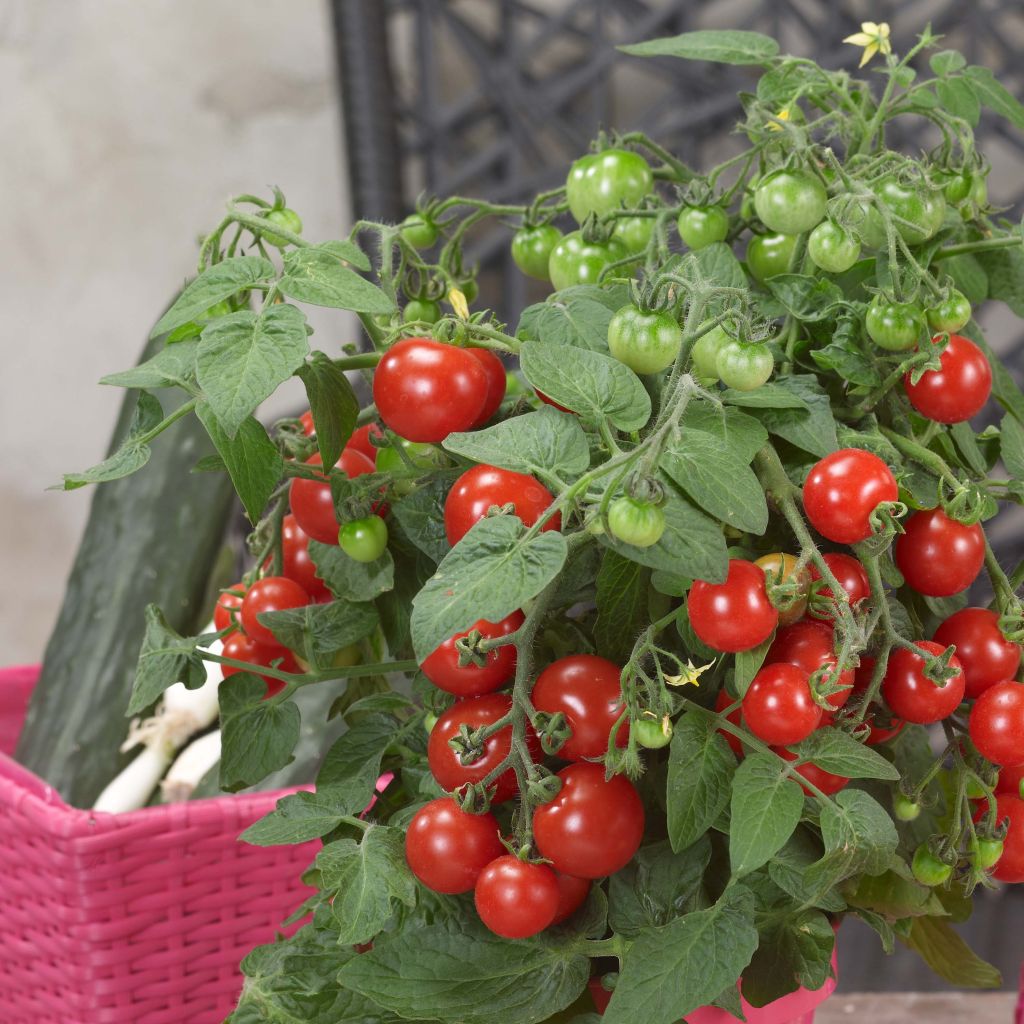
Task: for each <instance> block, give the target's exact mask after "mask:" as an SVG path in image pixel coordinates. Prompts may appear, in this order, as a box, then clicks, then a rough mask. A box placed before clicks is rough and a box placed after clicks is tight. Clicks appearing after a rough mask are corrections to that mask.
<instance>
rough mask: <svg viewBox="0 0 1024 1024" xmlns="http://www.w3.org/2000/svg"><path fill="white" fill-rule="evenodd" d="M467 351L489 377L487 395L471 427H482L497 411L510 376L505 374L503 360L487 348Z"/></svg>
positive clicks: (468, 349)
mask: <svg viewBox="0 0 1024 1024" xmlns="http://www.w3.org/2000/svg"><path fill="white" fill-rule="evenodd" d="M466 351H467V352H468V353H469V354H470V355H471V356H472V357H473V358H474V359H475V360H476V361H477V362H478V363H479V364H480V365H481V366H482V367H483V371H484V374H485V375H486V377H487V397H486V398H485V399H484V405H483V408H482V409H481V410H480V413H479V415H478V416H477V418H476V419H475V420H474V421H473V424H472V427H471V429H473V430H475V429H476V428H477V427H482V426H483V425H484V424H485V423H486V422H487V421H488V420H489V419H490V418H491V417H492V416H493V415H494V414H495V413H496V412H497V411H498V406H499V405H501V402H502V399H503V398H504V397H505V388H506V386H507V385H508V378H507V377H506V376H505V367H504V365H503V364H502V361H501V360H500V359H499V358H498V357H497V356H496V355H495V354H494V353H493V352H492V351H491V350H490V349H486V348H467V349H466Z"/></svg>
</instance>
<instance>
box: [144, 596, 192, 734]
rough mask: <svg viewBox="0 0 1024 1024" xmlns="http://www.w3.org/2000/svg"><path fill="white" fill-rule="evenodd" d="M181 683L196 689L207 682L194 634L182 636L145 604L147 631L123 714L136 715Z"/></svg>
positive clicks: (152, 605) (160, 614)
mask: <svg viewBox="0 0 1024 1024" xmlns="http://www.w3.org/2000/svg"><path fill="white" fill-rule="evenodd" d="M178 682H181V683H184V684H185V686H186V687H188V689H190V690H195V689H197V688H198V687H200V686H202V685H203V683H205V682H206V666H205V665H204V664H203V659H202V658H201V657H200V656H199V655H198V654H196V641H195V638H194V637H183V636H181V635H180V634H178V633H176V632H175V631H174V630H173V629H171V627H170V626H169V625H168V624H167V619H166V618H164V613H163V612H162V611H160V609H159V608H157V606H156V605H155V604H151V605H147V606H146V632H145V634H144V635H143V637H142V648H141V650H140V651H139V663H138V667H137V668H136V669H135V681H134V683H133V684H132V695H131V699H130V700H129V702H128V710H127V711H126V712H125V714H126V715H129V716H130V715H138V714H140V713H141V712H143V711H145V710H146V708H148V707H149V706H150V705H151V704H153V703H154V702H155V701H156V699H157V697H159V696H160V694H161V693H163V692H164V690H166V689H167V687H168V686H173V685H174V684H175V683H178Z"/></svg>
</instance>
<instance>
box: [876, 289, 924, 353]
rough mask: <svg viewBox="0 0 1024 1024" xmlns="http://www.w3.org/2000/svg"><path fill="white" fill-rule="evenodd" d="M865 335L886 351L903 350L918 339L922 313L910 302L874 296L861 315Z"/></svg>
mask: <svg viewBox="0 0 1024 1024" xmlns="http://www.w3.org/2000/svg"><path fill="white" fill-rule="evenodd" d="M864 327H865V328H866V329H867V332H868V337H869V338H871V340H872V341H873V342H874V343H875V344H876V345H878V346H879V348H884V349H885V350H886V351H888V352H906V351H907V350H908V349H912V348H913V347H914V346H915V345H916V344H917V343H918V341H920V339H921V334H922V333H923V331H924V316H923V314H922V313H921V307H920V306H917V305H915V304H914V303H913V302H890V301H889V300H888V299H886V298H885V297H884V296H882V295H876V296H875V297H874V298H873V299H872V300H871V302H870V303H869V304H868V311H867V314H866V315H865V317H864Z"/></svg>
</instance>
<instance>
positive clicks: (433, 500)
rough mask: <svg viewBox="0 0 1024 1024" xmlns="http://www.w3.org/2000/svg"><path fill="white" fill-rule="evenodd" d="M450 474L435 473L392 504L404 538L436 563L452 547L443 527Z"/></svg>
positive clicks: (393, 513) (393, 512)
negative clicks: (410, 492)
mask: <svg viewBox="0 0 1024 1024" xmlns="http://www.w3.org/2000/svg"><path fill="white" fill-rule="evenodd" d="M450 486H451V477H450V476H447V475H441V474H435V475H434V476H432V477H431V478H430V479H429V480H427V481H426V482H425V483H422V484H419V485H418V486H417V487H416V490H415V491H413V492H412V494H410V495H408V496H407V497H405V498H403V499H402V500H401V501H398V502H396V503H395V504H393V505H392V506H391V512H392V515H393V516H394V517H395V519H397V520H398V525H399V526H400V527H401V528H402V532H403V533H404V534H405V536H406V538H407V539H408V540H409V541H410V542H411V543H412V544H413V545H414V546H415V547H417V548H418V549H419V550H420V551H422V552H423V554H425V555H426V556H427V558H429V559H430V560H431V561H432V562H434V563H435V564H436V563H438V562H440V561H441V560H442V559H443V558H444V556H445V555H447V554H448V552H449V551H450V550H451V545H450V544H449V543H448V535H447V533H445V529H444V502H445V498H446V497H447V496H448V490H449V488H450Z"/></svg>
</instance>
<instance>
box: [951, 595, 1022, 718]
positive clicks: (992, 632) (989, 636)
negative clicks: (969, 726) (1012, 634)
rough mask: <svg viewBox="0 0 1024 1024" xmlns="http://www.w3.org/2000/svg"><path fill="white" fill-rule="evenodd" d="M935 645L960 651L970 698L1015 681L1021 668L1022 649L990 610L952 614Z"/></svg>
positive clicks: (978, 609)
mask: <svg viewBox="0 0 1024 1024" xmlns="http://www.w3.org/2000/svg"><path fill="white" fill-rule="evenodd" d="M935 642H936V643H937V644H940V645H941V646H942V647H950V646H953V647H955V648H956V659H957V661H959V662H960V664H961V665H962V666H963V670H964V679H965V680H966V681H967V690H966V693H967V696H968V697H970V698H974V697H980V696H981V695H982V694H983V693H984V692H985V691H986V690H987V689H988V688H989V687H990V686H992V685H993V684H995V683H999V682H1002V681H1003V680H1004V679H1013V678H1014V676H1016V675H1017V669H1018V668H1020V655H1021V650H1020V646H1019V645H1018V644H1012V643H1010V641H1009V640H1007V639H1006V637H1004V636H1003V634H1002V632H1001V631H1000V629H999V616H998V615H997V614H996V613H995V612H993V611H989V610H988V609H987V608H962V609H961V610H960V611H958V612H955V613H954V614H953V615H950V617H949V618H948V619H946V621H945V622H943V623H942V625H941V626H939V628H938V629H937V630H936V631H935Z"/></svg>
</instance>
